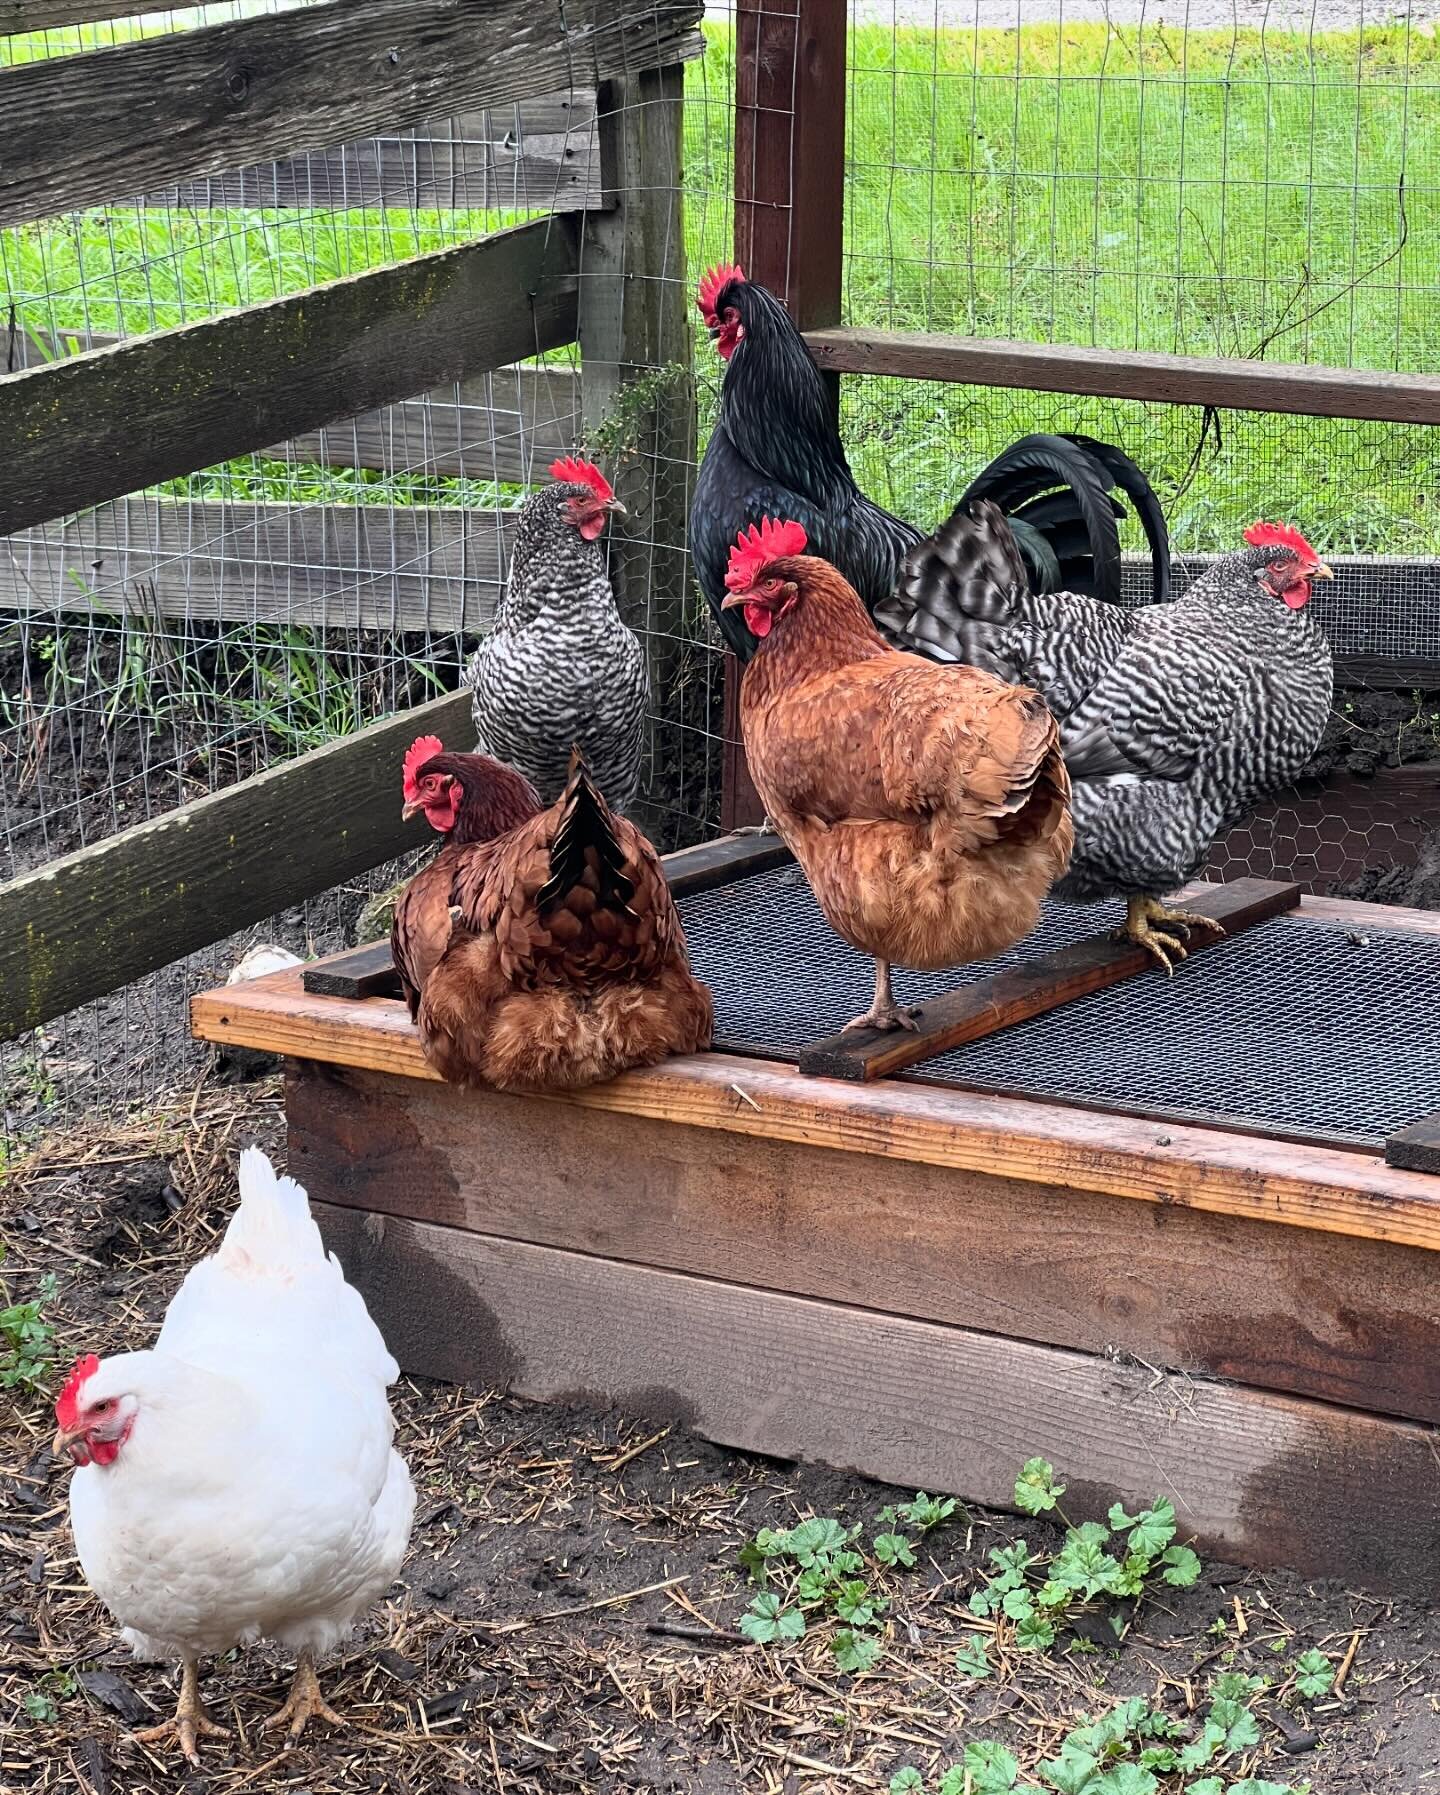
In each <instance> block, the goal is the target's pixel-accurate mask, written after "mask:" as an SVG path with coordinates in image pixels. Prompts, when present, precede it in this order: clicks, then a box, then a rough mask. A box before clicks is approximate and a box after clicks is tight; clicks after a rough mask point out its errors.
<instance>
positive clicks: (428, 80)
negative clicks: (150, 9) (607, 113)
mask: <svg viewBox="0 0 1440 1795" xmlns="http://www.w3.org/2000/svg"><path fill="white" fill-rule="evenodd" d="M700 11H701V8H700V5H699V0H652V3H651V4H648V5H646V6H644V7H630V6H627V5H625V4H623V3H622V0H567V3H566V5H565V6H564V7H563V8H561V7H558V6H536V5H534V4H533V3H532V0H486V4H484V5H480V4H477V0H318V3H317V4H312V5H309V6H305V7H301V8H295V9H293V10H291V11H288V12H282V13H276V14H265V15H262V16H260V17H255V18H248V19H240V20H236V21H234V22H232V23H229V24H221V25H208V26H204V27H201V28H200V29H197V30H194V31H180V32H171V33H169V34H167V35H165V36H161V37H153V38H147V39H145V40H144V41H143V42H137V43H132V44H124V45H121V46H118V47H116V48H114V49H108V50H95V51H91V52H90V53H88V54H86V55H83V56H66V57H59V58H55V59H52V60H49V61H43V62H33V63H22V64H19V65H17V66H15V67H12V68H9V69H4V70H0V118H3V119H4V120H5V125H6V139H5V162H4V167H3V172H0V226H4V225H10V224H20V223H23V222H24V221H26V220H27V219H33V218H43V217H45V216H47V215H48V214H51V213H58V212H66V211H74V210H79V209H81V208H83V207H86V206H96V205H103V204H105V203H106V202H107V201H110V200H115V199H119V198H122V197H123V196H124V195H126V194H134V193H146V192H154V191H155V190H157V189H159V188H164V187H168V186H169V185H171V184H172V183H174V182H177V181H183V180H193V179H195V178H197V177H199V176H203V175H215V174H223V173H225V172H226V171H227V170H229V169H235V168H245V167H248V166H249V165H251V164H253V163H257V162H263V161H265V160H267V159H269V158H273V157H275V156H278V155H283V156H295V155H298V154H300V153H301V152H303V151H306V150H323V149H325V148H327V147H329V146H330V145H332V144H339V143H348V142H350V141H351V140H353V139H355V138H362V137H371V136H374V135H375V134H376V133H377V132H383V131H397V130H401V129H403V128H405V127H406V126H409V125H418V124H421V123H423V121H424V120H426V119H429V118H435V117H437V116H442V117H443V116H444V115H445V114H446V113H448V112H454V111H460V110H465V111H470V110H481V109H488V108H491V107H494V106H500V105H505V104H507V103H510V102H513V101H516V100H529V99H536V98H540V97H543V96H544V95H546V94H551V93H554V92H556V91H557V90H559V89H562V88H563V89H566V90H567V91H568V90H572V89H594V88H595V87H597V86H598V85H599V83H600V82H601V81H604V80H607V79H609V78H610V77H612V76H617V75H622V74H625V73H627V72H629V71H630V70H638V69H644V68H656V67H661V66H664V65H667V64H672V63H678V62H682V61H684V60H686V59H687V58H688V57H691V56H694V55H698V54H699V51H700V38H699V34H698V32H697V31H696V30H695V26H696V24H697V22H698V20H699V17H700Z"/></svg>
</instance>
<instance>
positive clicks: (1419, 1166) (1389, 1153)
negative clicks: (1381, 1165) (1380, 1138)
mask: <svg viewBox="0 0 1440 1795" xmlns="http://www.w3.org/2000/svg"><path fill="white" fill-rule="evenodd" d="M1385 1163H1386V1165H1387V1166H1399V1167H1400V1168H1401V1169H1402V1170H1404V1171H1407V1172H1440V1110H1436V1112H1435V1113H1434V1115H1430V1116H1423V1117H1422V1118H1421V1119H1420V1120H1419V1121H1418V1122H1412V1123H1411V1124H1410V1126H1409V1127H1408V1128H1402V1129H1400V1130H1399V1132H1398V1133H1396V1134H1392V1135H1391V1136H1390V1139H1389V1140H1388V1141H1386V1143H1385Z"/></svg>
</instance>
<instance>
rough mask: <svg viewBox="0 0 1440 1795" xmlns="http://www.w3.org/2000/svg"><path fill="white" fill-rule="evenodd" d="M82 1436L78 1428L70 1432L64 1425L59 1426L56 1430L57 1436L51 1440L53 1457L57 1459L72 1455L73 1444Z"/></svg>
mask: <svg viewBox="0 0 1440 1795" xmlns="http://www.w3.org/2000/svg"><path fill="white" fill-rule="evenodd" d="M81 1437H82V1436H81V1435H80V1433H79V1431H78V1430H76V1431H75V1432H73V1433H70V1432H67V1431H66V1430H65V1428H63V1427H57V1428H56V1430H55V1438H54V1439H53V1440H52V1441H51V1442H50V1455H51V1457H52V1458H55V1459H57V1460H58V1459H61V1458H70V1457H72V1456H73V1455H72V1454H71V1451H70V1448H71V1446H72V1444H73V1443H74V1442H75V1441H76V1440H78V1439H80V1438H81Z"/></svg>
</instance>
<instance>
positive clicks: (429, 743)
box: [403, 735, 445, 804]
mask: <svg viewBox="0 0 1440 1795" xmlns="http://www.w3.org/2000/svg"><path fill="white" fill-rule="evenodd" d="M444 752H445V744H444V742H442V741H441V740H440V738H439V736H438V735H417V736H416V738H415V740H414V741H413V742H411V744H410V746H409V747H408V748H407V749H406V750H405V767H404V773H403V778H404V783H405V802H406V803H407V804H413V803H414V802H415V801H416V799H417V798H418V797H419V796H420V783H419V779H418V777H417V775H418V774H419V771H420V769H421V767H423V766H424V765H425V762H426V761H427V760H430V759H432V758H433V757H434V756H435V755H437V754H443V753H444Z"/></svg>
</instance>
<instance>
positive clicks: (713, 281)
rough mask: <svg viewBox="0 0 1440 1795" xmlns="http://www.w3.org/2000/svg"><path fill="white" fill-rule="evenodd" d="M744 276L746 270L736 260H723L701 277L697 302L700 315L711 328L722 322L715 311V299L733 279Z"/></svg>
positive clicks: (739, 278)
mask: <svg viewBox="0 0 1440 1795" xmlns="http://www.w3.org/2000/svg"><path fill="white" fill-rule="evenodd" d="M744 278H745V270H744V269H743V268H741V267H739V266H737V265H736V263H734V262H722V263H721V264H720V265H719V267H717V268H711V269H710V270H709V271H708V272H707V273H706V274H704V275H703V276H702V277H701V280H700V290H699V292H698V293H697V294H696V296H695V303H696V305H698V306H699V308H700V316H701V317H702V318H703V319H704V320H705V323H706V324H707V326H708V327H709V328H710V329H711V330H714V328H715V326H716V325H717V324H718V323H719V322H720V319H719V317H718V316H717V315H716V311H715V301H716V300H717V299H718V298H719V297H720V295H721V293H722V292H723V291H724V290H725V288H726V287H728V286H729V285H730V283H731V281H732V280H744Z"/></svg>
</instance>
